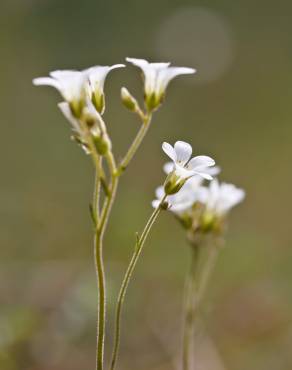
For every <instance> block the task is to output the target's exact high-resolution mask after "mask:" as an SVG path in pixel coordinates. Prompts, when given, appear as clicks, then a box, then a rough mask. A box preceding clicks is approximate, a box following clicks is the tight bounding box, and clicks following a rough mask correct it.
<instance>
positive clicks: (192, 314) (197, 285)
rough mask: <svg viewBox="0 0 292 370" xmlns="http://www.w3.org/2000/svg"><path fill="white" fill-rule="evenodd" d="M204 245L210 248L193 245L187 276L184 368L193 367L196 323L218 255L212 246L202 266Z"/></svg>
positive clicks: (216, 248)
mask: <svg viewBox="0 0 292 370" xmlns="http://www.w3.org/2000/svg"><path fill="white" fill-rule="evenodd" d="M202 247H205V248H208V247H207V246H202V245H200V244H199V245H192V261H191V268H190V271H189V273H188V276H187V284H186V298H185V313H184V333H183V358H182V363H183V366H182V368H183V370H190V368H191V355H192V352H193V351H192V343H193V337H194V325H195V321H196V318H197V313H198V311H199V307H200V304H201V301H202V298H203V295H204V293H205V290H206V287H207V283H208V281H209V278H210V275H211V272H212V270H213V267H214V264H215V261H216V257H217V255H218V246H217V245H215V246H210V247H209V248H208V251H207V256H206V260H205V261H203V263H204V265H203V266H200V263H201V262H200V250H201V248H202Z"/></svg>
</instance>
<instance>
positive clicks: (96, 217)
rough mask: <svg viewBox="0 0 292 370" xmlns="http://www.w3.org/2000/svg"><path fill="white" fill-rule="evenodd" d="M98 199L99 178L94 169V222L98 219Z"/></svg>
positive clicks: (96, 170)
mask: <svg viewBox="0 0 292 370" xmlns="http://www.w3.org/2000/svg"><path fill="white" fill-rule="evenodd" d="M99 161H100V166H102V158H100V159H99ZM99 201H100V178H99V172H98V169H97V168H96V169H95V182H94V192H93V213H94V217H95V222H96V224H97V223H98V221H99V216H100V214H99V212H100V209H99Z"/></svg>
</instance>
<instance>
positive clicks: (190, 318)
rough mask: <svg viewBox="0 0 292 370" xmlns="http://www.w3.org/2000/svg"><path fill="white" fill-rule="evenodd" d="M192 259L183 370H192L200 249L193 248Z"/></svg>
mask: <svg viewBox="0 0 292 370" xmlns="http://www.w3.org/2000/svg"><path fill="white" fill-rule="evenodd" d="M191 252H192V258H191V265H190V269H189V272H188V274H187V278H186V285H185V309H184V329H183V359H182V361H183V370H189V369H190V360H191V359H190V354H191V345H192V334H193V325H194V310H193V295H194V291H195V289H196V277H197V274H198V262H199V252H200V250H199V247H198V246H193V247H192V251H191Z"/></svg>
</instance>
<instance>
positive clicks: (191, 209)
mask: <svg viewBox="0 0 292 370" xmlns="http://www.w3.org/2000/svg"><path fill="white" fill-rule="evenodd" d="M162 149H163V151H164V152H165V153H166V154H167V155H168V156H169V157H170V158H171V159H172V162H168V163H166V164H165V165H164V171H165V172H166V174H167V175H168V176H167V178H166V181H165V184H164V186H160V187H158V188H157V189H156V199H155V200H154V201H153V202H152V206H153V207H154V208H157V207H158V206H159V204H160V202H161V199H163V198H164V197H165V195H168V197H167V198H166V201H165V203H164V208H166V209H169V210H170V211H171V212H173V213H174V214H175V215H176V217H177V218H178V219H179V220H180V221H181V223H182V224H183V225H184V227H185V228H186V229H187V230H188V231H192V232H193V233H195V232H196V233H198V232H201V233H209V232H213V233H222V231H223V224H224V221H225V219H226V215H227V214H228V212H229V211H230V210H231V208H233V207H234V206H235V205H237V204H238V203H240V202H241V201H242V200H243V199H244V197H245V192H244V190H242V189H239V188H237V187H236V186H234V185H232V184H226V183H221V184H220V183H219V181H218V180H217V179H216V178H213V176H216V175H218V174H219V172H220V168H219V167H217V166H214V164H215V162H214V160H213V159H212V158H210V157H207V156H197V157H194V158H192V159H190V158H191V154H192V147H191V146H190V145H189V144H187V143H185V142H182V141H177V142H176V143H175V145H174V147H172V146H171V145H170V144H168V143H163V145H162ZM204 180H210V183H209V185H208V186H206V185H204Z"/></svg>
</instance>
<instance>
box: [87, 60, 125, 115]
mask: <svg viewBox="0 0 292 370" xmlns="http://www.w3.org/2000/svg"><path fill="white" fill-rule="evenodd" d="M123 67H125V65H124V64H114V65H112V66H95V67H90V68H88V69H86V70H85V71H84V73H86V74H87V76H88V81H89V94H90V98H91V100H92V103H93V104H94V106H95V108H96V110H97V111H98V112H99V113H100V114H103V113H104V109H105V99H104V83H105V79H106V77H107V75H108V74H109V72H110V71H112V70H113V69H116V68H123Z"/></svg>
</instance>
